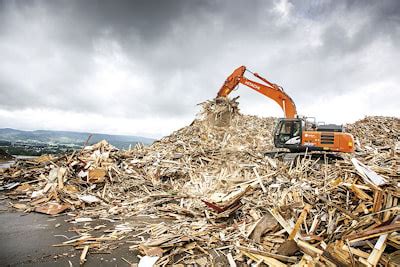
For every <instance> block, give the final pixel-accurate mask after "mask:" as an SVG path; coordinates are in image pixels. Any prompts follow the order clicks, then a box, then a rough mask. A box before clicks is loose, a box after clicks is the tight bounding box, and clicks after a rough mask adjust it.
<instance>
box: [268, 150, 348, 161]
mask: <svg viewBox="0 0 400 267" xmlns="http://www.w3.org/2000/svg"><path fill="white" fill-rule="evenodd" d="M264 155H265V156H266V157H269V158H273V159H278V160H281V161H283V162H289V163H291V162H297V161H298V159H300V160H301V159H302V158H304V157H307V158H310V159H312V160H317V159H318V160H320V161H322V162H327V163H333V162H334V161H336V160H343V157H342V156H341V155H340V154H338V153H328V152H318V151H313V152H308V153H307V152H287V151H268V152H265V153H264Z"/></svg>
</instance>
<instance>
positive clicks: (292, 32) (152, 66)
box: [0, 0, 400, 119]
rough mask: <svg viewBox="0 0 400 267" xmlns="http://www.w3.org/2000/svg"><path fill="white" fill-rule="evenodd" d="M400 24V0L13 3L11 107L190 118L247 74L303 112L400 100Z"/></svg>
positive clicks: (3, 19) (1, 82) (2, 66)
mask: <svg viewBox="0 0 400 267" xmlns="http://www.w3.org/2000/svg"><path fill="white" fill-rule="evenodd" d="M399 14H400V3H399V2H398V1H395V0H393V1H362V2H360V1H312V2H309V1H292V2H286V1H281V2H279V1H252V2H251V3H249V2H246V1H217V0H215V1H211V0H210V1H183V0H182V1H32V2H25V1H24V2H23V1H3V2H0V56H1V58H2V60H1V62H0V90H1V95H2V97H1V98H0V109H3V110H10V111H12V110H21V109H26V108H33V109H38V108H40V109H46V108H47V109H50V110H54V109H55V110H63V111H71V112H78V113H82V114H100V115H101V114H103V115H105V116H106V115H107V116H108V115H111V116H120V117H127V118H133V119H135V118H142V117H158V118H177V119H179V118H187V117H189V116H191V115H192V114H193V112H194V109H195V104H197V103H198V102H200V101H202V100H205V99H207V98H211V97H213V96H214V95H215V94H216V92H217V90H218V88H219V86H220V85H221V84H222V82H223V80H224V79H225V77H226V76H227V75H228V74H229V73H230V72H231V71H232V70H233V69H234V68H236V67H237V66H239V65H243V64H244V65H247V66H248V67H250V68H252V69H253V70H256V71H258V72H259V73H262V74H265V75H266V77H267V78H269V79H271V80H272V81H274V82H276V83H279V84H281V85H282V86H284V88H286V90H287V91H288V92H289V93H290V94H291V95H292V96H293V98H294V99H295V100H296V103H297V105H298V107H302V106H303V107H305V106H307V103H308V101H310V98H312V99H318V98H321V97H331V96H335V95H340V94H345V93H346V92H351V91H353V90H361V89H362V88H364V87H366V86H368V85H369V84H373V83H378V82H379V83H382V82H385V81H386V83H384V85H383V87H382V88H383V89H382V90H398V89H397V88H391V87H390V86H392V85H393V84H395V83H396V82H399V81H400V80H399V78H398V77H397V76H398V75H397V65H398V63H397V62H398V60H399V57H400V53H399V50H398V48H397V47H396V46H397V45H398V44H399V40H400V38H399V37H400V36H399V35H400V18H399V16H400V15H399ZM374 65H375V66H374ZM246 97H247V98H248V99H249V102H250V101H253V102H254V105H255V106H257V105H258V106H261V105H263V101H265V100H264V99H262V98H260V97H259V96H256V95H255V94H254V95H252V94H249V95H248V96H247V95H246ZM389 101H394V100H389ZM375 102H376V101H375ZM375 102H374V103H375ZM316 112H317V111H316Z"/></svg>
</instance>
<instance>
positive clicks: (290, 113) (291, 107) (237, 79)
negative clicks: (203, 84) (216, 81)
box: [217, 66, 297, 119]
mask: <svg viewBox="0 0 400 267" xmlns="http://www.w3.org/2000/svg"><path fill="white" fill-rule="evenodd" d="M245 72H246V67H245V66H241V67H239V68H237V69H236V70H234V71H233V73H232V74H231V75H230V76H229V77H228V78H227V79H226V80H225V82H224V84H223V85H222V87H221V89H220V90H219V91H218V95H217V96H218V97H226V96H228V95H229V94H230V93H231V92H232V91H233V90H234V89H235V88H236V87H237V86H238V85H239V83H241V84H244V85H246V86H248V87H250V88H251V89H253V90H255V91H257V92H259V93H261V94H263V95H265V96H266V97H269V98H271V99H272V100H274V101H275V102H276V103H277V104H278V105H279V106H280V107H281V108H282V110H283V112H284V113H285V117H286V118H289V119H292V118H295V117H296V116H297V111H296V105H295V104H294V102H293V100H292V99H291V98H290V96H288V95H287V94H286V92H285V91H283V89H282V88H281V87H279V86H278V85H276V84H273V83H271V82H269V81H268V80H267V79H265V78H263V77H261V76H260V75H259V74H257V73H252V74H253V75H254V76H255V77H257V78H258V79H260V80H261V81H263V82H264V83H265V84H262V83H259V82H255V81H252V80H250V79H248V78H246V77H244V73H245Z"/></svg>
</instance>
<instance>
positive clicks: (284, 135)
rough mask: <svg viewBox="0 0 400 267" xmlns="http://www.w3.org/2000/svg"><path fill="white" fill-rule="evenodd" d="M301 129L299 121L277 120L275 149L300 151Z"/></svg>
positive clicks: (301, 123)
mask: <svg viewBox="0 0 400 267" xmlns="http://www.w3.org/2000/svg"><path fill="white" fill-rule="evenodd" d="M303 127H304V122H303V120H301V119H279V121H278V123H277V125H276V127H275V133H274V144H275V147H278V148H288V149H289V150H290V151H300V150H301V136H302V132H303Z"/></svg>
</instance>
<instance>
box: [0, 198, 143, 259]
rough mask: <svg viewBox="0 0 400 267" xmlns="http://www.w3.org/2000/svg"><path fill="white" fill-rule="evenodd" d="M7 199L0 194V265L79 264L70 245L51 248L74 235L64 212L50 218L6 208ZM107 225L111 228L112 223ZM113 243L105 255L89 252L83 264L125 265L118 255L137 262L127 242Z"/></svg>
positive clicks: (94, 222)
mask: <svg viewBox="0 0 400 267" xmlns="http://www.w3.org/2000/svg"><path fill="white" fill-rule="evenodd" d="M7 201H8V200H7V199H5V197H4V195H2V194H0V266H79V257H80V252H81V251H78V250H75V249H74V248H73V247H53V245H55V244H59V243H62V242H64V241H66V240H67V239H66V238H71V237H73V236H75V235H76V234H75V233H74V232H72V231H70V230H71V228H72V227H74V225H73V224H71V223H68V222H65V220H67V219H68V216H67V215H61V216H58V217H51V216H48V215H44V214H38V213H23V212H16V211H13V210H11V209H9V208H8V207H7ZM58 224H59V226H58ZM82 224H83V223H82ZM91 224H92V225H93V226H96V225H98V224H105V222H104V221H101V222H99V221H93V222H91ZM78 226H79V225H77V227H78ZM109 227H110V228H112V227H113V226H112V224H110V225H109ZM115 245H116V246H118V248H116V249H115V250H112V251H110V252H112V253H109V254H90V253H89V254H88V256H87V262H86V263H85V266H129V264H128V263H127V262H126V261H124V260H123V259H122V258H124V259H126V260H127V261H129V262H131V263H137V262H138V257H137V255H136V253H135V252H133V251H129V244H125V243H124V242H121V243H119V244H118V243H116V244H115Z"/></svg>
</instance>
